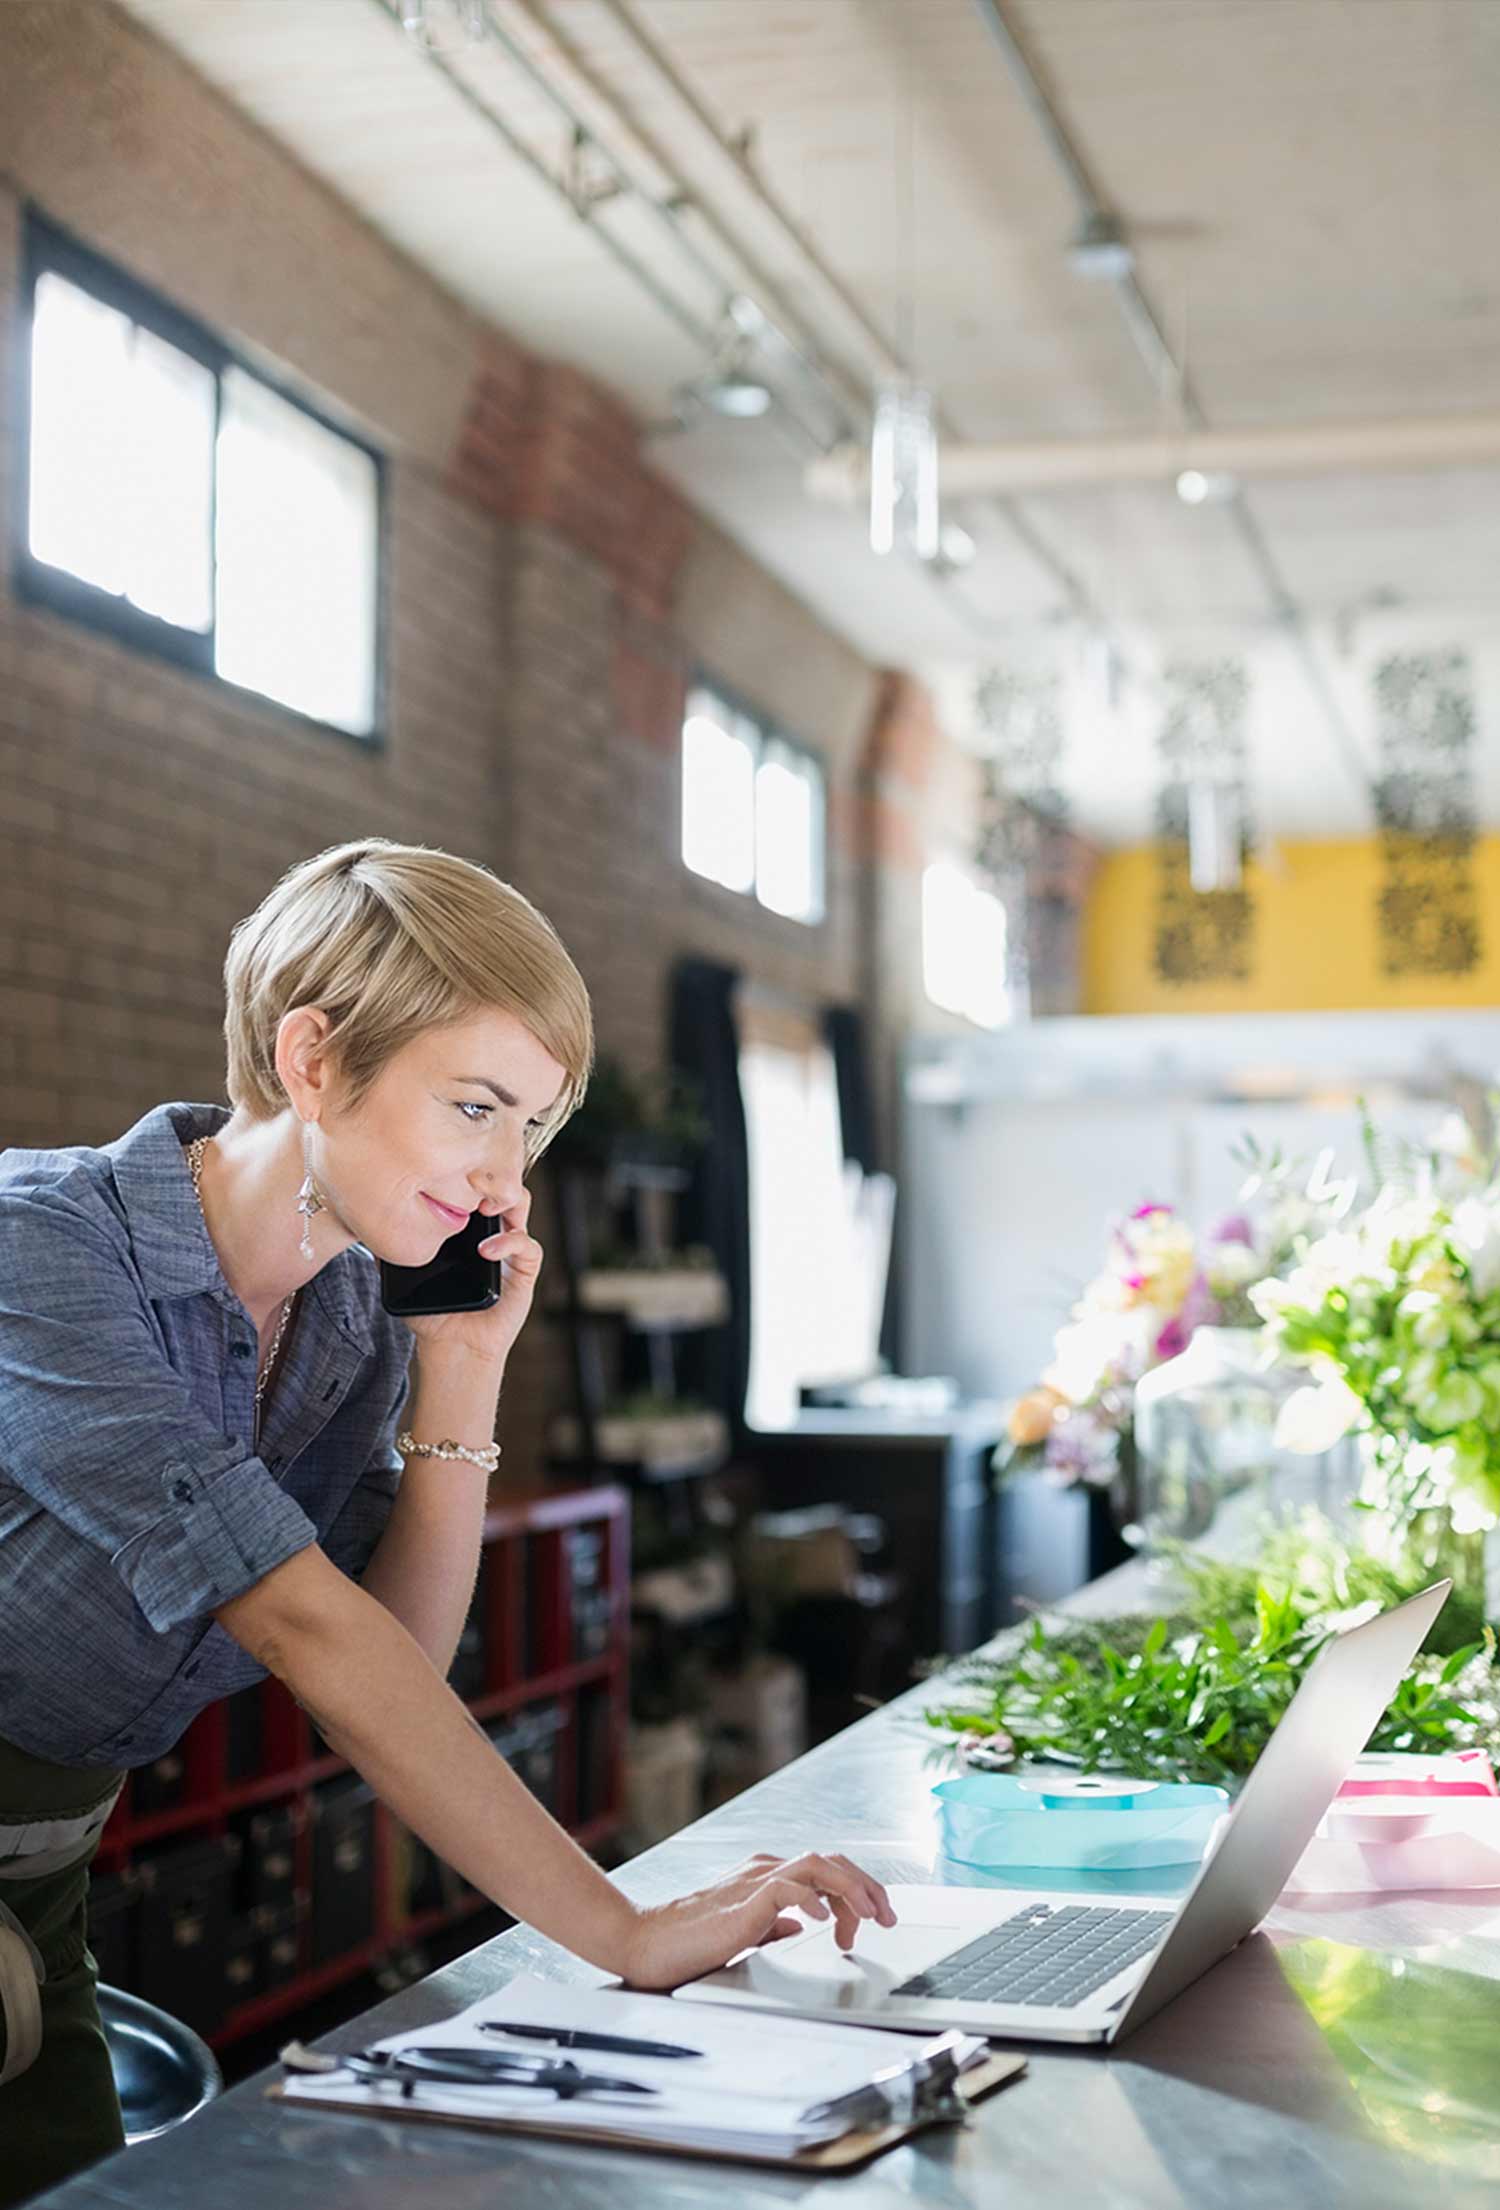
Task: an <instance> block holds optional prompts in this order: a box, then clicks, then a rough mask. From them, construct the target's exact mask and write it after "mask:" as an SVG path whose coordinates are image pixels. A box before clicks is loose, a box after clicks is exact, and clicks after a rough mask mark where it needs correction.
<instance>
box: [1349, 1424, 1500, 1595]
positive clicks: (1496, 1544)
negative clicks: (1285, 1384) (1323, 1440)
mask: <svg viewBox="0 0 1500 2210" xmlns="http://www.w3.org/2000/svg"><path fill="white" fill-rule="evenodd" d="M1359 1452H1360V1459H1361V1462H1362V1466H1363V1480H1362V1484H1361V1494H1362V1496H1363V1498H1364V1500H1365V1502H1366V1504H1367V1505H1368V1506H1369V1507H1370V1508H1369V1509H1368V1510H1366V1511H1363V1512H1361V1513H1360V1514H1359V1515H1358V1520H1359V1524H1358V1526H1357V1528H1356V1529H1355V1538H1356V1539H1357V1540H1358V1542H1359V1543H1360V1545H1361V1547H1362V1548H1363V1549H1365V1550H1368V1551H1369V1552H1370V1553H1371V1555H1372V1556H1373V1557H1376V1558H1378V1559H1379V1560H1380V1561H1381V1562H1382V1564H1385V1565H1388V1566H1389V1567H1390V1568H1391V1569H1392V1571H1393V1572H1395V1573H1397V1574H1399V1575H1400V1577H1401V1579H1402V1581H1403V1582H1405V1583H1406V1584H1407V1585H1408V1586H1410V1587H1411V1588H1413V1589H1415V1588H1418V1587H1420V1586H1421V1585H1422V1584H1423V1582H1425V1581H1435V1580H1438V1579H1440V1578H1444V1577H1446V1578H1447V1579H1449V1580H1451V1581H1452V1583H1453V1594H1454V1597H1455V1598H1456V1599H1458V1600H1459V1601H1460V1602H1461V1603H1462V1605H1463V1606H1464V1608H1465V1609H1466V1610H1471V1611H1473V1612H1477V1613H1479V1614H1480V1615H1481V1616H1482V1617H1483V1618H1484V1619H1486V1620H1488V1621H1489V1622H1490V1623H1491V1624H1492V1625H1493V1624H1495V1623H1496V1622H1500V1528H1495V1527H1490V1528H1484V1529H1476V1530H1473V1531H1470V1532H1465V1533H1459V1532H1458V1530H1457V1529H1456V1528H1455V1527H1454V1525H1453V1522H1452V1520H1451V1518H1450V1517H1449V1514H1448V1509H1447V1506H1446V1504H1439V1503H1436V1502H1434V1501H1433V1496H1434V1491H1433V1488H1432V1487H1431V1485H1430V1484H1429V1483H1428V1481H1427V1479H1426V1477H1425V1475H1424V1473H1423V1472H1422V1470H1421V1463H1420V1462H1421V1459H1422V1457H1423V1450H1422V1446H1420V1445H1414V1444H1413V1443H1412V1441H1411V1439H1410V1438H1409V1437H1407V1436H1400V1435H1391V1434H1388V1433H1386V1432H1385V1431H1384V1430H1383V1429H1380V1428H1374V1429H1369V1430H1367V1431H1366V1432H1364V1433H1363V1434H1361V1435H1360V1437H1359ZM1414 1468H1415V1469H1416V1470H1415V1471H1414V1470H1413V1469H1414Z"/></svg>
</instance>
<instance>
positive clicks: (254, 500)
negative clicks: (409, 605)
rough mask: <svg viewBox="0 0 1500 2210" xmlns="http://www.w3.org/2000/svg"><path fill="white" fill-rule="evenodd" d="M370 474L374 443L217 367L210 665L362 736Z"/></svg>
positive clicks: (372, 641) (372, 615)
mask: <svg viewBox="0 0 1500 2210" xmlns="http://www.w3.org/2000/svg"><path fill="white" fill-rule="evenodd" d="M378 542H379V480H378V474H377V470H376V466H375V462H374V460H373V458H372V457H371V455H370V454H369V453H367V452H365V451H364V449H363V448H362V447H360V446H358V445H354V444H352V443H351V442H350V440H349V439H348V438H345V437H340V436H339V435H338V434H337V432H336V431H333V430H329V429H326V428H325V427H324V425H323V424H322V423H321V422H318V421H315V420H314V419H313V417H312V416H311V415H308V414H305V413H304V412H303V410H302V409H301V408H300V407H295V406H293V405H292V404H291V402H290V401H289V400H286V399H283V398H281V397H280V396H279V395H278V394H277V393H276V392H274V391H272V390H270V388H269V387H268V386H267V385H265V384H262V383H260V382H258V381H257V380H256V379H255V378H254V377H253V376H247V375H245V374H244V373H243V371H241V370H239V369H230V370H228V371H227V373H226V374H225V377H224V382H223V415H222V421H221V425H220V430H219V510H218V539H217V550H218V573H219V593H218V624H217V634H216V638H215V654H214V664H215V666H216V668H217V670H218V672H219V674H220V675H222V676H225V677H227V679H228V680H229V681H230V682H231V683H242V684H244V686H245V687H246V689H247V690H252V691H260V692H262V693H263V694H264V695H265V696H266V697H267V698H275V699H279V700H280V701H281V703H282V704H283V705H284V706H293V707H295V708H296V710H297V711H298V712H299V713H303V714H310V715H312V716H313V717H314V719H315V720H318V721H327V722H331V723H332V724H333V725H334V726H335V727H336V728H339V729H347V730H349V731H351V732H352V733H353V734H355V735H356V736H364V735H367V734H368V733H369V731H370V730H371V729H372V728H373V727H374V724H375V646H376V620H377V602H376V563H377V548H378Z"/></svg>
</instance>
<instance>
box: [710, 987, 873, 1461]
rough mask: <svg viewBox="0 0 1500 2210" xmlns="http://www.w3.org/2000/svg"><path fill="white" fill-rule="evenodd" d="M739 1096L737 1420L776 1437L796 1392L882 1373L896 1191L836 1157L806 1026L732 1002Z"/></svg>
mask: <svg viewBox="0 0 1500 2210" xmlns="http://www.w3.org/2000/svg"><path fill="white" fill-rule="evenodd" d="M736 1020H737V1024H738V1027H739V1031H740V1053H739V1064H740V1093H741V1096H742V1097H743V1099H744V1105H745V1139H746V1147H747V1152H748V1159H749V1175H750V1373H749V1379H748V1382H747V1385H746V1390H745V1418H746V1421H747V1423H748V1424H749V1425H750V1426H751V1427H752V1428H759V1429H766V1428H779V1427H784V1426H785V1425H787V1423H788V1422H789V1421H790V1420H792V1419H793V1418H794V1417H795V1415H796V1413H797V1410H798V1406H799V1403H800V1390H801V1388H802V1385H803V1384H804V1383H805V1384H808V1385H812V1384H817V1383H826V1382H844V1381H862V1380H864V1379H865V1378H866V1376H868V1375H870V1374H873V1373H874V1372H875V1371H876V1370H877V1368H878V1366H879V1363H880V1359H879V1347H880V1321H881V1314H882V1311H883V1308H884V1304H885V1286H886V1273H887V1268H888V1264H889V1259H890V1239H891V1217H892V1210H893V1206H894V1200H895V1185H894V1183H893V1182H892V1180H891V1178H890V1176H889V1175H887V1174H864V1173H863V1172H861V1170H860V1168H859V1166H858V1165H856V1164H855V1163H853V1162H852V1161H849V1160H846V1159H845V1157H844V1146H843V1138H842V1133H841V1128H840V1121H839V1101H838V1081H837V1078H836V1076H835V1073H834V1065H833V1057H832V1054H831V1053H830V1051H829V1050H828V1048H827V1046H826V1045H825V1044H824V1043H823V1041H822V1039H821V1038H820V1037H819V1036H818V1035H817V1034H816V1032H815V1030H814V1029H813V1027H812V1024H811V1022H810V1021H808V1022H807V1023H806V1024H803V1023H801V1022H799V1021H797V1020H795V1019H788V1018H786V1017H784V1016H783V1017H780V1018H776V1017H769V1018H768V1017H767V1015H766V1014H765V1013H764V1011H763V1010H761V1009H759V1008H757V1007H756V1006H754V1005H753V1004H747V1003H746V1002H745V1000H744V999H743V998H741V1000H740V1002H739V1004H738V1006H737V1009H736Z"/></svg>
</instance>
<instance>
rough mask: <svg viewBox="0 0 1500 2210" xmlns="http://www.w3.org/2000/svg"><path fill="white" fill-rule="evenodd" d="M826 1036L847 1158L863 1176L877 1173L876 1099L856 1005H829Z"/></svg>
mask: <svg viewBox="0 0 1500 2210" xmlns="http://www.w3.org/2000/svg"><path fill="white" fill-rule="evenodd" d="M823 1037H824V1041H825V1042H826V1043H827V1045H828V1048H829V1050H830V1051H831V1052H832V1054H833V1071H834V1076H835V1078H836V1080H837V1082H838V1086H839V1125H840V1127H841V1128H842V1130H843V1136H844V1157H845V1158H846V1159H854V1160H856V1161H857V1162H858V1165H859V1168H860V1171H861V1173H864V1174H873V1173H874V1172H875V1170H876V1160H875V1100H874V1098H873V1097H872V1095H871V1092H870V1063H869V1058H868V1056H867V1054H866V1051H865V1024H864V1017H863V1015H862V1014H860V1013H859V1012H857V1011H856V1009H855V1008H854V1007H853V1006H852V1005H830V1006H828V1007H827V1008H826V1010H825V1012H824V1014H823Z"/></svg>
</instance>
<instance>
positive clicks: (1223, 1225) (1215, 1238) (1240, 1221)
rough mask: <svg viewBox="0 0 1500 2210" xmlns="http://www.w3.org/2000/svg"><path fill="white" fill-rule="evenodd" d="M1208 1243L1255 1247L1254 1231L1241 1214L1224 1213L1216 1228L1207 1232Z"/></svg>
mask: <svg viewBox="0 0 1500 2210" xmlns="http://www.w3.org/2000/svg"><path fill="white" fill-rule="evenodd" d="M1208 1240H1209V1242H1210V1243H1244V1244H1247V1245H1248V1246H1249V1247H1250V1248H1251V1249H1252V1250H1253V1249H1254V1247H1255V1230H1254V1228H1252V1227H1251V1225H1250V1222H1249V1220H1248V1219H1247V1218H1246V1216H1245V1214H1244V1213H1242V1212H1231V1213H1226V1214H1225V1216H1224V1218H1223V1219H1222V1220H1221V1221H1220V1222H1219V1223H1218V1225H1217V1227H1214V1228H1210V1230H1209V1232H1208Z"/></svg>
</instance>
